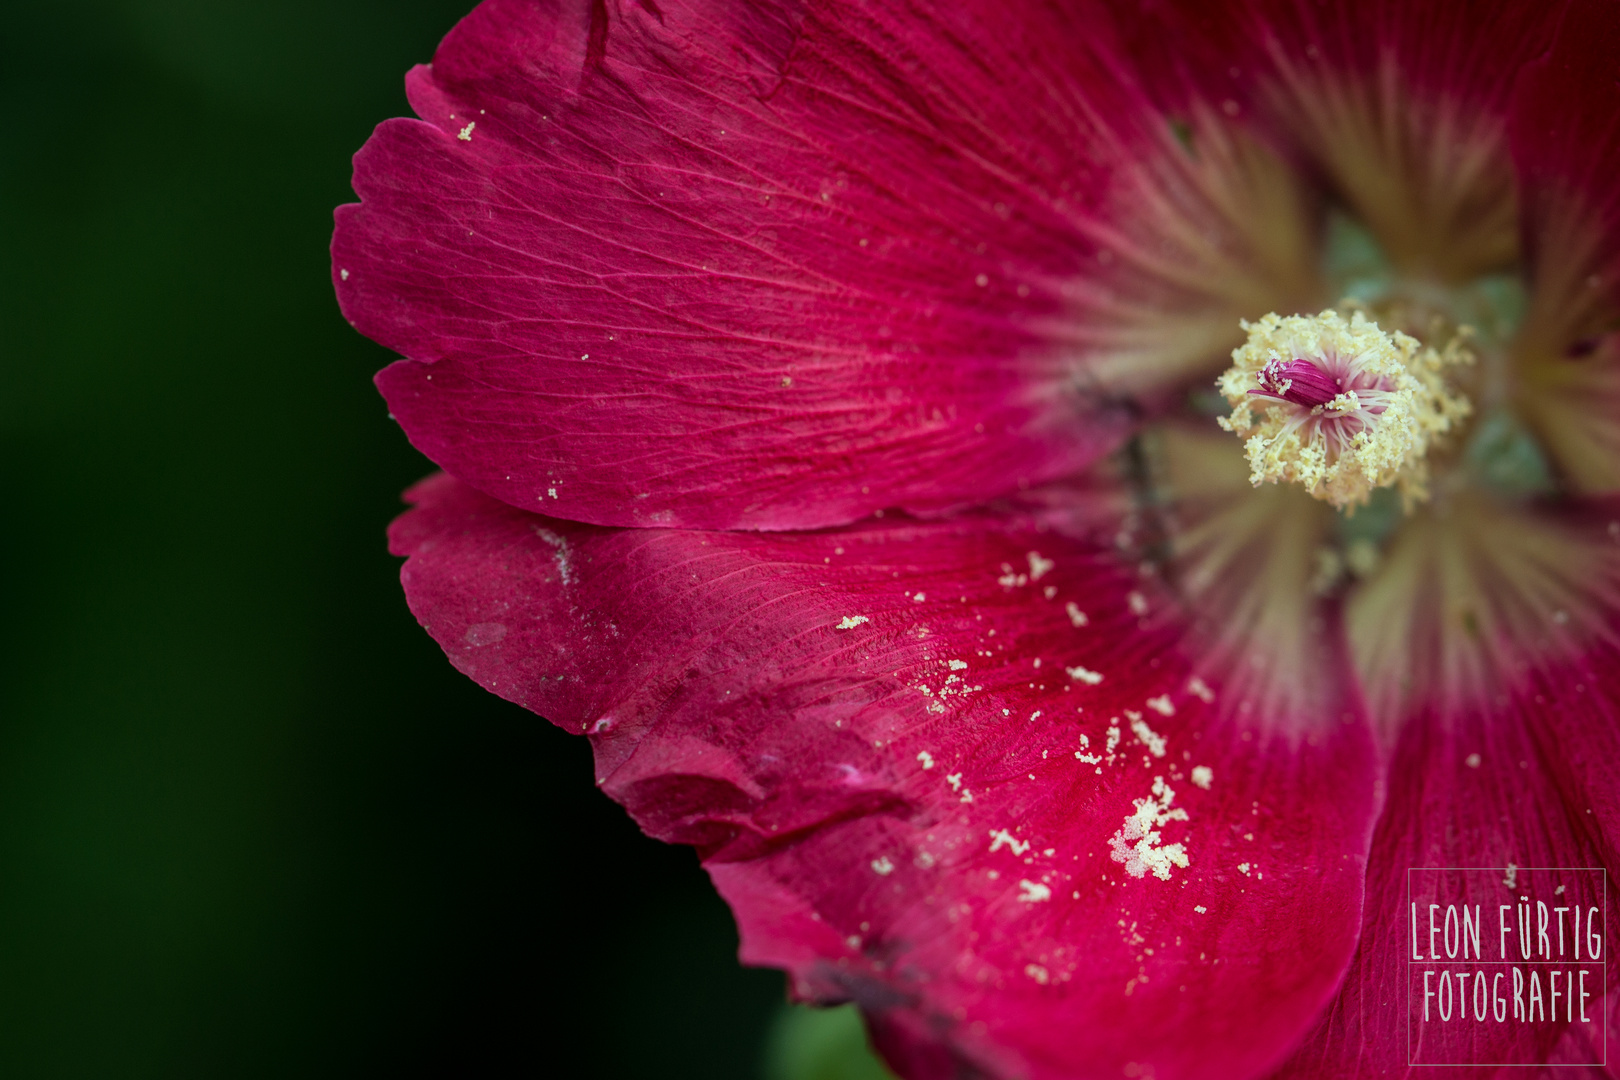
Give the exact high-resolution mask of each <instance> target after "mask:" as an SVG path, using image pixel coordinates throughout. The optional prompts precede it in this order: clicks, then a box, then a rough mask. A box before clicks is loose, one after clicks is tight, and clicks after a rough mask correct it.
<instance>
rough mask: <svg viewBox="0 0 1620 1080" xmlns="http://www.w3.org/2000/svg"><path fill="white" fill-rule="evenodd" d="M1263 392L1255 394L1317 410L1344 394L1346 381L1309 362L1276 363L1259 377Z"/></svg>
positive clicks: (1258, 391) (1287, 361) (1258, 374)
mask: <svg viewBox="0 0 1620 1080" xmlns="http://www.w3.org/2000/svg"><path fill="white" fill-rule="evenodd" d="M1255 377H1256V378H1257V379H1258V380H1259V381H1260V389H1258V390H1250V391H1249V393H1251V394H1258V395H1260V396H1261V397H1270V398H1276V399H1278V400H1279V401H1289V402H1293V403H1294V404H1295V405H1303V406H1304V407H1305V408H1307V409H1313V408H1315V407H1316V406H1318V405H1326V404H1327V403H1328V402H1330V401H1332V400H1333V399H1334V398H1336V397H1338V396H1339V395H1340V394H1341V393H1343V392H1344V385H1343V381H1342V380H1340V379H1336V378H1334V377H1333V376H1332V375H1329V374H1328V373H1327V372H1325V371H1323V370H1322V369H1321V368H1319V367H1317V366H1316V364H1314V363H1312V362H1311V361H1309V360H1286V361H1284V360H1273V361H1271V362H1270V363H1268V364H1267V365H1266V366H1265V367H1264V368H1262V369H1261V370H1260V371H1259V372H1257V373H1256V375H1255Z"/></svg>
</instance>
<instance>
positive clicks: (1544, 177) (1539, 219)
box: [1512, 2, 1620, 493]
mask: <svg viewBox="0 0 1620 1080" xmlns="http://www.w3.org/2000/svg"><path fill="white" fill-rule="evenodd" d="M1617 48H1620V11H1616V10H1615V8H1614V7H1613V6H1612V5H1609V4H1602V3H1588V2H1581V3H1576V4H1572V5H1571V6H1570V8H1569V12H1568V14H1567V16H1566V17H1565V19H1564V21H1563V24H1562V25H1561V27H1560V29H1559V33H1558V37H1557V40H1556V42H1555V45H1554V47H1553V48H1552V50H1551V51H1550V52H1549V53H1548V55H1546V56H1545V57H1542V58H1540V59H1539V60H1537V62H1536V63H1534V64H1532V65H1531V66H1530V67H1529V68H1528V69H1527V70H1526V72H1525V73H1524V75H1523V76H1522V77H1521V78H1520V79H1519V80H1518V83H1517V88H1516V93H1515V96H1514V101H1513V118H1512V119H1513V127H1512V136H1513V155H1514V162H1515V165H1516V166H1517V170H1518V174H1519V183H1520V189H1521V192H1522V196H1521V202H1522V204H1523V208H1524V209H1523V219H1524V235H1525V247H1526V255H1527V257H1528V258H1527V261H1528V264H1529V279H1530V286H1531V294H1530V303H1529V311H1528V312H1527V315H1526V319H1525V325H1524V329H1523V332H1522V333H1521V335H1520V338H1519V341H1518V342H1517V343H1516V348H1515V352H1514V360H1515V368H1516V371H1515V374H1516V376H1517V378H1518V379H1519V381H1520V386H1521V392H1520V397H1521V400H1522V402H1523V406H1522V407H1523V409H1524V413H1525V416H1526V419H1527V420H1528V421H1529V422H1530V424H1531V425H1532V426H1533V427H1534V428H1535V430H1536V432H1537V434H1538V435H1539V436H1540V438H1541V439H1542V441H1543V442H1544V443H1545V444H1546V445H1547V447H1548V448H1549V450H1550V451H1551V452H1552V454H1553V457H1554V465H1555V466H1556V468H1557V469H1558V472H1559V473H1560V475H1561V478H1562V479H1563V481H1564V482H1565V483H1566V484H1567V485H1569V486H1570V487H1572V488H1574V489H1576V490H1578V491H1582V492H1586V493H1612V492H1614V491H1616V490H1620V335H1617V334H1616V332H1615V331H1616V327H1617V325H1620V181H1617V177H1620V87H1617V86H1616V84H1615V79H1614V55H1615V50H1616V49H1617Z"/></svg>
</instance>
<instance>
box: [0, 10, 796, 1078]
mask: <svg viewBox="0 0 1620 1080" xmlns="http://www.w3.org/2000/svg"><path fill="white" fill-rule="evenodd" d="M469 6H470V0H450V2H440V0H280V2H276V3H270V2H257V3H246V2H238V3H232V2H229V0H144V2H139V0H127V2H123V3H116V2H107V3H99V4H97V3H82V2H61V0H49V2H47V3H40V4H22V3H12V4H8V5H7V6H6V10H5V15H4V18H3V20H0V83H3V92H0V101H3V102H4V113H5V116H4V122H3V123H4V134H3V135H0V146H3V150H0V275H3V277H0V359H3V366H0V451H3V453H4V461H5V470H4V477H5V492H4V508H5V509H4V514H5V518H4V527H3V529H0V598H3V600H0V603H3V605H4V607H3V612H4V619H3V621H0V627H3V629H0V633H3V634H4V635H5V640H4V642H3V648H0V664H3V670H0V1075H4V1076H6V1077H30V1078H31V1077H97V1078H101V1077H108V1078H111V1077H126V1076H127V1077H134V1076H143V1077H144V1076H150V1077H165V1078H167V1077H193V1076H195V1077H232V1078H234V1077H256V1076H274V1077H281V1076H300V1077H310V1076H344V1077H350V1076H356V1077H358V1076H370V1075H386V1076H390V1077H399V1076H457V1077H469V1076H540V1075H547V1076H567V1077H591V1076H604V1077H649V1078H651V1077H657V1078H660V1080H670V1078H676V1077H688V1076H689V1077H703V1078H705V1080H710V1078H727V1077H733V1076H735V1077H753V1076H755V1075H757V1071H758V1061H759V1056H760V1049H761V1040H762V1037H763V1032H764V1031H765V1029H766V1026H767V1024H768V1023H769V1021H770V1018H771V1017H772V1016H773V1015H774V1014H775V1012H776V1011H777V1009H778V1008H779V1005H778V1003H779V1002H780V1001H781V997H782V987H781V978H780V976H779V975H776V974H775V973H772V972H763V971H744V970H742V969H740V968H739V967H737V965H736V963H735V960H734V951H735V947H736V938H735V932H734V930H733V928H732V923H731V920H730V916H729V915H728V913H727V912H726V910H725V908H724V906H723V905H722V904H721V903H720V901H719V900H718V899H717V898H716V897H715V896H714V894H713V891H712V889H711V888H710V887H709V885H708V882H707V879H706V878H705V877H704V875H703V873H702V871H701V870H700V869H699V868H698V866H697V863H696V860H695V858H694V857H693V855H692V853H691V852H690V851H688V850H685V849H674V848H667V847H664V846H663V845H660V844H657V843H654V842H653V841H651V840H648V839H646V838H645V837H643V836H642V835H641V834H640V833H639V832H638V831H637V830H636V829H635V827H634V826H633V825H632V824H631V823H630V822H629V820H628V818H626V817H625V815H624V814H623V812H622V811H620V810H619V808H618V807H616V806H614V805H612V804H611V803H609V802H608V800H607V799H606V798H604V797H603V796H602V795H601V794H600V793H598V792H597V791H596V790H595V789H594V787H593V785H592V782H591V772H590V768H589V751H588V747H587V746H586V744H585V743H584V741H583V740H580V739H577V738H571V737H569V736H566V735H564V734H563V733H561V732H559V731H557V730H556V729H554V728H551V727H550V726H549V725H547V724H545V723H544V722H542V721H541V720H539V719H538V718H536V717H534V716H531V715H529V714H528V713H525V712H523V711H522V710H520V709H518V708H516V707H515V706H511V705H508V704H506V703H505V702H502V701H500V700H498V699H496V698H494V697H493V696H490V695H488V694H485V693H484V692H482V691H481V690H479V689H478V688H476V687H475V686H474V685H473V684H472V683H470V682H468V681H467V680H465V679H463V678H462V677H461V676H460V675H458V674H457V673H456V672H455V671H453V670H452V669H451V667H450V665H449V664H448V663H447V662H446V661H445V660H444V658H443V657H442V655H441V654H440V653H439V651H438V649H437V647H436V646H435V645H434V644H433V643H432V642H431V641H430V640H429V639H428V637H427V636H426V635H425V634H424V633H423V632H422V631H421V630H420V629H419V628H418V627H417V626H416V624H415V622H414V620H412V618H411V617H410V615H409V614H408V612H407V611H406V609H405V604H404V601H403V599H402V597H401V594H400V591H399V588H398V582H397V577H396V575H397V565H396V561H395V560H394V559H392V558H390V557H389V556H388V555H387V553H386V551H385V549H384V541H383V529H384V527H385V526H386V525H387V523H388V521H389V519H390V518H391V517H393V516H394V514H395V513H397V512H398V509H399V503H398V492H399V491H400V490H401V489H402V488H403V487H405V486H406V485H407V484H409V483H410V482H412V481H413V480H415V479H417V478H418V477H419V476H421V475H423V474H424V473H425V472H427V471H428V470H429V469H430V467H431V466H430V464H429V463H428V462H427V461H426V460H425V459H423V458H421V457H420V456H418V455H417V454H416V453H415V452H414V451H412V450H411V449H410V447H409V446H408V445H407V444H406V442H405V439H404V438H403V436H402V435H401V433H400V432H399V430H398V429H397V428H396V427H395V426H394V425H393V424H392V423H390V422H389V421H388V420H387V419H386V410H385V408H384V405H383V402H382V400H381V399H380V398H379V397H378V396H377V394H376V392H375V391H374V390H373V388H372V386H371V382H370V378H371V374H372V373H373V372H374V371H375V370H376V369H377V368H378V367H380V366H382V365H383V364H384V363H386V362H387V361H388V359H389V355H388V354H387V353H386V352H385V351H384V350H382V349H380V348H378V347H377V346H375V345H373V344H371V343H370V342H368V341H366V340H364V339H362V338H361V337H359V336H358V335H357V334H355V333H354V332H353V331H352V330H351V329H350V328H349V327H348V326H347V325H346V324H345V323H344V321H343V319H342V318H341V317H340V316H339V314H338V310H337V306H336V304H335V303H334V301H333V298H332V291H331V287H330V285H329V283H328V280H327V275H328V264H327V254H326V248H327V242H328V239H329V236H330V232H331V211H332V207H333V206H335V205H336V204H338V203H340V202H346V201H350V200H352V198H353V195H352V194H351V193H350V191H349V187H348V182H349V156H350V155H351V154H352V153H353V152H354V151H355V150H356V149H358V148H359V146H360V144H361V143H362V142H364V141H365V139H366V137H367V135H368V134H369V133H370V131H371V128H372V127H373V125H374V124H376V123H377V122H378V121H380V120H382V119H383V118H384V117H387V116H390V115H397V114H401V113H403V112H405V111H406V106H405V99H404V93H403V90H402V88H401V80H402V77H403V75H404V73H405V70H406V69H407V68H408V67H409V66H410V65H411V64H412V63H414V62H418V61H425V60H427V59H428V58H429V57H430V56H431V55H432V50H433V47H434V45H435V44H436V43H437V41H438V40H439V38H440V37H441V36H442V35H443V34H444V32H445V31H446V30H448V29H449V27H450V26H451V25H452V24H453V23H454V21H455V20H456V19H457V18H458V17H460V16H461V15H462V14H464V13H465V10H466V8H467V7H469Z"/></svg>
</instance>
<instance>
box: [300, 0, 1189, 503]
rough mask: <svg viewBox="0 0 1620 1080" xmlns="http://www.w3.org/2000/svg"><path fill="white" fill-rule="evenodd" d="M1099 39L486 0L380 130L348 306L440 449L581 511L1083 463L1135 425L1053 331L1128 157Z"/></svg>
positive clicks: (1052, 19) (1051, 28) (366, 157)
mask: <svg viewBox="0 0 1620 1080" xmlns="http://www.w3.org/2000/svg"><path fill="white" fill-rule="evenodd" d="M593 13H594V14H593ZM1107 40H1108V34H1107V27H1106V22H1105V21H1104V20H1103V19H1102V18H1101V17H1100V15H1099V14H1098V13H1097V12H1094V11H1091V10H1089V9H1087V8H1085V7H1084V6H1082V7H1079V8H1076V9H1074V10H1072V11H1066V12H1060V11H1055V10H1052V9H1049V8H1047V7H1046V6H1044V5H1020V6H1018V7H1016V8H1011V9H1009V8H1004V7H1002V6H1001V5H999V4H994V3H990V2H989V0H979V2H973V3H957V4H951V5H946V6H944V7H942V8H940V9H939V10H938V11H936V12H935V13H934V14H933V15H932V16H930V17H929V18H919V17H918V16H917V14H916V13H915V12H911V11H899V10H896V11H890V10H888V5H883V4H876V5H866V4H854V3H848V2H833V3H824V4H817V5H815V7H814V10H813V11H811V12H809V13H806V12H805V11H803V10H801V9H800V8H799V7H798V6H796V5H792V4H777V3H751V4H724V3H718V2H708V0H685V2H673V0H672V2H665V3H661V4H658V5H654V4H652V3H650V2H647V3H642V4H639V5H638V4H632V3H623V4H617V3H614V4H607V5H605V6H604V5H601V4H596V5H592V4H588V3H584V2H570V3H555V4H534V3H526V2H518V0H489V2H487V3H485V4H483V5H482V6H480V7H479V8H478V9H477V10H476V11H475V12H474V13H473V14H472V15H470V16H468V18H467V19H466V20H464V21H463V22H462V23H461V25H460V26H458V27H457V28H456V29H455V30H454V31H453V32H452V33H451V34H450V36H449V37H448V38H446V40H445V42H444V44H443V45H442V46H441V48H440V50H439V52H438V54H437V56H436V57H435V60H434V63H433V64H432V65H431V66H430V67H423V68H418V69H417V70H415V71H414V72H413V73H412V74H411V76H410V79H409V81H408V87H409V91H410V96H411V101H412V104H413V106H414V108H415V109H416V111H417V112H418V114H419V115H420V116H422V117H423V120H421V121H415V120H393V121H389V122H387V123H385V124H383V125H382V126H381V127H379V128H378V130H377V133H376V135H375V136H374V137H373V138H372V140H371V141H370V142H369V143H368V144H367V145H366V147H365V148H364V149H363V150H362V151H361V152H360V154H359V155H358V156H357V157H356V160H355V178H354V184H355V190H356V191H357V192H358V193H359V194H360V196H361V199H362V201H361V202H360V203H359V204H357V205H352V206H346V207H343V208H341V209H340V210H339V211H338V226H337V232H336V236H335V238H334V240H333V247H332V250H333V259H334V265H333V274H334V279H335V283H336V287H337V291H338V296H339V300H340V302H341V304H342V307H343V310H344V312H345V314H346V315H347V317H348V318H349V319H350V320H352V321H353V322H354V324H355V325H356V326H357V327H358V328H359V329H360V330H361V331H362V332H364V333H365V334H367V335H369V336H371V337H373V338H375V339H376V340H378V341H380V342H382V343H384V344H386V345H388V346H389V347H391V348H393V349H396V350H398V351H399V352H401V353H403V354H404V355H405V356H406V357H407V358H408V359H406V360H404V361H401V362H399V363H396V364H395V365H394V366H393V367H390V368H388V369H387V370H386V371H384V372H383V373H382V374H381V375H380V376H379V378H378V383H379V385H380V386H381V388H382V391H383V393H384V394H385V396H386V397H387V398H388V401H389V404H390V407H391V408H392V410H393V413H394V416H395V417H396V418H397V419H398V420H399V421H400V423H401V424H402V425H403V426H404V428H405V430H406V433H407V434H408V435H409V436H410V437H411V439H412V441H413V442H414V443H415V444H416V445H417V446H418V447H419V448H421V449H422V450H423V451H424V452H426V453H427V454H428V455H429V456H430V457H432V458H433V459H434V460H436V461H438V462H439V463H440V464H442V465H443V466H445V467H446V468H447V469H449V470H451V471H452V472H454V473H455V474H456V475H457V476H459V477H461V478H463V479H464V480H465V481H466V482H468V483H470V484H472V485H474V486H475V487H478V488H479V489H481V490H483V491H486V492H488V493H490V494H493V495H495V496H497V497H499V498H501V499H503V500H505V501H507V502H509V503H512V504H513V505H516V506H520V507H528V508H533V509H536V510H543V511H544V512H546V513H550V514H554V515H558V516H562V517H568V518H570V519H574V520H582V521H593V522H597V523H603V524H620V525H649V524H650V525H680V526H693V527H713V526H727V527H730V526H746V527H755V528H770V529H777V528H794V527H809V526H818V525H824V524H829V523H839V522H844V521H848V520H852V519H855V518H858V517H861V516H864V515H865V514H867V513H870V512H871V511H872V510H874V509H877V508H880V507H884V506H896V505H903V506H908V507H914V508H938V507H944V506H950V505H955V504H960V503H964V502H973V501H977V500H980V499H982V498H985V497H988V496H993V495H995V494H997V493H1000V492H1005V491H1010V490H1013V489H1014V488H1015V487H1017V486H1018V485H1020V484H1026V483H1032V482H1038V481H1042V480H1045V479H1048V478H1052V477H1055V476H1059V475H1064V474H1067V473H1070V472H1072V471H1074V470H1075V469H1077V468H1079V467H1081V466H1083V465H1084V464H1085V463H1087V462H1089V461H1090V460H1092V459H1094V458H1095V457H1096V456H1097V455H1098V454H1099V453H1100V452H1102V451H1104V450H1106V449H1108V448H1110V447H1111V446H1113V445H1114V444H1116V443H1117V441H1118V439H1119V438H1120V436H1121V433H1122V431H1123V430H1124V428H1125V426H1126V424H1127V418H1126V417H1125V415H1124V414H1123V412H1122V411H1120V409H1119V408H1118V407H1117V406H1116V405H1115V404H1111V403H1110V402H1109V401H1108V400H1104V399H1103V397H1102V395H1101V394H1100V393H1099V392H1098V391H1097V390H1096V389H1095V388H1094V387H1092V386H1090V385H1089V384H1088V383H1087V381H1086V379H1085V378H1084V375H1083V372H1082V371H1080V370H1078V365H1077V361H1076V360H1075V353H1074V347H1073V345H1072V344H1062V343H1060V342H1059V341H1058V340H1057V339H1056V336H1055V331H1054V327H1061V326H1063V325H1064V323H1065V320H1067V319H1069V318H1071V316H1070V314H1068V313H1069V312H1071V310H1072V309H1073V306H1074V302H1073V301H1072V300H1071V299H1070V298H1068V297H1067V296H1066V294H1065V291H1064V290H1065V288H1066V285H1067V283H1069V282H1071V281H1073V280H1074V279H1075V277H1076V275H1077V274H1078V273H1079V272H1080V268H1081V267H1082V266H1088V265H1089V266H1092V267H1095V265H1096V264H1095V260H1094V259H1093V254H1094V251H1095V244H1094V243H1092V242H1090V241H1088V240H1086V239H1085V238H1084V237H1083V236H1082V235H1081V234H1080V231H1079V227H1078V223H1081V222H1083V221H1084V220H1085V219H1086V215H1087V214H1089V213H1093V212H1094V211H1095V206H1096V202H1097V199H1098V198H1099V197H1100V196H1099V192H1100V190H1101V188H1102V185H1103V184H1104V183H1105V182H1106V181H1107V178H1108V176H1109V172H1110V169H1111V167H1112V163H1113V162H1115V161H1117V160H1119V156H1120V155H1123V154H1126V153H1128V148H1125V147H1123V146H1122V144H1121V143H1120V141H1119V137H1118V136H1117V135H1111V136H1109V138H1108V139H1107V140H1104V139H1102V138H1100V137H1099V136H1098V134H1097V128H1098V125H1099V124H1100V123H1101V122H1102V121H1101V118H1102V117H1106V118H1107V119H1108V120H1109V122H1110V123H1113V124H1115V125H1121V126H1128V124H1129V123H1130V122H1132V121H1133V120H1134V118H1137V117H1139V116H1142V114H1143V104H1142V100H1141V98H1140V97H1139V96H1137V95H1135V93H1134V91H1132V90H1130V89H1129V88H1128V87H1127V86H1125V85H1124V84H1123V83H1122V81H1121V77H1120V76H1119V75H1118V73H1116V72H1114V71H1112V70H1111V69H1110V68H1109V63H1110V61H1109V60H1108V58H1107V52H1106V49H1107V44H1106V43H1107ZM1144 122H1145V123H1147V124H1149V125H1150V126H1152V127H1153V130H1154V131H1155V132H1157V131H1158V125H1157V121H1154V120H1152V118H1151V117H1149V118H1147V119H1146V120H1145V121H1144Z"/></svg>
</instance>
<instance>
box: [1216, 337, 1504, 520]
mask: <svg viewBox="0 0 1620 1080" xmlns="http://www.w3.org/2000/svg"><path fill="white" fill-rule="evenodd" d="M1242 326H1243V329H1244V330H1246V331H1248V334H1249V340H1248V341H1247V342H1245V343H1244V344H1243V345H1242V346H1241V347H1240V348H1237V349H1233V350H1232V361H1233V363H1232V367H1231V368H1229V369H1228V370H1227V371H1226V373H1225V374H1223V375H1222V376H1221V377H1220V378H1219V379H1217V380H1215V385H1216V386H1217V387H1218V388H1219V390H1220V392H1221V394H1222V395H1223V396H1224V397H1225V398H1226V400H1227V402H1228V403H1229V404H1230V405H1231V406H1232V413H1231V415H1230V416H1224V417H1219V418H1217V420H1216V423H1218V424H1220V426H1221V427H1222V428H1224V429H1225V430H1227V431H1230V432H1234V433H1235V434H1237V435H1238V436H1240V437H1242V438H1244V444H1243V449H1244V451H1245V453H1246V454H1247V455H1248V459H1249V481H1250V482H1251V483H1253V484H1254V485H1255V486H1256V487H1259V486H1260V485H1261V484H1263V483H1272V484H1275V483H1278V482H1281V481H1287V482H1290V483H1297V484H1301V485H1303V486H1304V488H1305V490H1306V491H1307V492H1309V493H1310V494H1311V495H1312V496H1313V497H1315V498H1318V499H1321V500H1323V501H1324V502H1328V503H1331V504H1332V505H1334V506H1335V507H1340V508H1354V507H1356V506H1359V505H1361V504H1364V503H1365V502H1366V501H1367V499H1368V497H1369V496H1370V495H1371V494H1372V491H1373V489H1374V488H1380V487H1389V486H1392V485H1396V486H1398V488H1399V490H1400V492H1401V498H1402V502H1403V503H1404V504H1405V506H1406V508H1407V509H1408V510H1410V509H1411V508H1412V507H1413V506H1414V505H1415V504H1417V503H1420V502H1424V501H1426V500H1427V499H1428V497H1429V492H1428V464H1427V461H1426V455H1427V454H1428V452H1429V449H1430V447H1431V445H1433V443H1434V442H1435V440H1436V438H1437V437H1438V436H1440V435H1442V434H1444V433H1445V432H1446V431H1448V430H1450V428H1451V427H1452V425H1453V424H1454V423H1456V422H1457V421H1459V420H1461V419H1462V418H1463V417H1465V416H1467V415H1468V413H1469V411H1470V408H1471V406H1470V405H1469V402H1468V399H1467V398H1466V397H1464V396H1463V395H1461V394H1459V393H1456V392H1454V391H1452V390H1450V389H1449V388H1448V387H1447V386H1446V383H1445V379H1444V377H1443V376H1442V372H1443V371H1444V370H1445V369H1446V368H1448V367H1451V366H1453V365H1459V364H1468V363H1472V362H1473V359H1474V357H1473V354H1472V353H1470V352H1469V351H1468V350H1467V348H1465V347H1464V346H1463V344H1462V339H1463V337H1464V336H1465V334H1466V331H1464V333H1462V334H1459V335H1458V336H1457V338H1455V339H1453V340H1452V341H1451V342H1450V343H1449V344H1447V345H1446V347H1445V348H1444V349H1443V350H1441V351H1436V350H1435V349H1433V348H1430V347H1428V346H1425V345H1423V344H1422V343H1421V342H1419V341H1418V340H1417V339H1416V338H1413V337H1410V336H1408V335H1406V334H1403V333H1401V332H1399V331H1396V332H1395V333H1393V334H1389V333H1385V332H1384V331H1383V330H1380V329H1379V328H1378V324H1377V323H1375V322H1372V321H1371V320H1369V319H1368V318H1367V317H1366V316H1365V315H1364V314H1363V313H1362V312H1360V311H1355V312H1353V313H1352V314H1351V316H1350V318H1349V319H1348V320H1347V319H1346V318H1345V317H1344V316H1343V315H1341V314H1340V313H1339V312H1337V311H1334V310H1331V309H1330V310H1328V311H1324V312H1322V313H1321V314H1319V315H1290V316H1287V317H1286V318H1284V317H1282V316H1279V315H1276V314H1269V315H1267V316H1265V317H1264V318H1262V319H1260V320H1259V321H1257V322H1248V321H1247V320H1245V321H1244V322H1243V323H1242Z"/></svg>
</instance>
